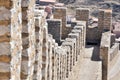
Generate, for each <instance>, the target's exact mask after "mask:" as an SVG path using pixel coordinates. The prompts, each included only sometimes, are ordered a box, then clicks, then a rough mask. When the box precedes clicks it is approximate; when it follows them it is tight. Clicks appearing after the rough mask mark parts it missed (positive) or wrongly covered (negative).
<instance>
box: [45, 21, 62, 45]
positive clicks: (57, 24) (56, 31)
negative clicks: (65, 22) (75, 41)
mask: <svg viewBox="0 0 120 80" xmlns="http://www.w3.org/2000/svg"><path fill="white" fill-rule="evenodd" d="M47 23H48V33H49V34H52V35H53V38H54V39H55V40H56V42H57V43H61V38H62V37H61V35H62V28H61V27H62V22H61V20H60V19H50V20H47Z"/></svg>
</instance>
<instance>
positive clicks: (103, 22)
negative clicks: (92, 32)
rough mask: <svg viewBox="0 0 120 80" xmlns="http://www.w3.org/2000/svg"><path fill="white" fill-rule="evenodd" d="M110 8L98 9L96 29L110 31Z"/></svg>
mask: <svg viewBox="0 0 120 80" xmlns="http://www.w3.org/2000/svg"><path fill="white" fill-rule="evenodd" d="M111 27H112V10H100V12H99V16H98V29H99V31H100V32H102V31H111Z"/></svg>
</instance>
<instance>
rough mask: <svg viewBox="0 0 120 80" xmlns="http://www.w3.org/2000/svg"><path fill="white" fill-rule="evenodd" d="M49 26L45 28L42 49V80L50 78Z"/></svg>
mask: <svg viewBox="0 0 120 80" xmlns="http://www.w3.org/2000/svg"><path fill="white" fill-rule="evenodd" d="M47 30H48V29H47V25H44V28H43V47H42V51H43V52H42V80H47V76H48V31H47Z"/></svg>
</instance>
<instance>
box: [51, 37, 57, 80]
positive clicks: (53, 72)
mask: <svg viewBox="0 0 120 80" xmlns="http://www.w3.org/2000/svg"><path fill="white" fill-rule="evenodd" d="M52 42H53V45H52V80H57V70H56V67H57V63H56V60H57V59H56V52H55V50H56V48H57V47H58V44H57V43H55V40H54V39H53V40H52Z"/></svg>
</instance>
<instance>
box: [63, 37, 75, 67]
mask: <svg viewBox="0 0 120 80" xmlns="http://www.w3.org/2000/svg"><path fill="white" fill-rule="evenodd" d="M65 40H66V41H67V42H70V43H73V46H74V47H73V56H72V59H73V60H72V61H73V66H74V65H75V62H76V56H77V55H76V50H77V48H76V39H75V38H66V39H65Z"/></svg>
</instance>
